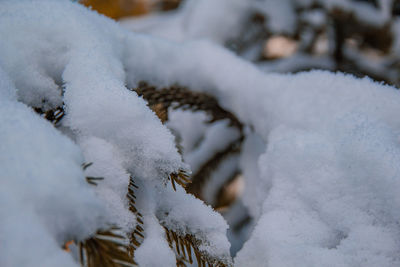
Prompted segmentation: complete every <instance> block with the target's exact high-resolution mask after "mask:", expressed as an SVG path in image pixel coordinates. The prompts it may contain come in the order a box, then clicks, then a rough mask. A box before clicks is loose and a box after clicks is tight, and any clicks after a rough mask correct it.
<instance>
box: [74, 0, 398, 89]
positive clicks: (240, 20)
mask: <svg viewBox="0 0 400 267" xmlns="http://www.w3.org/2000/svg"><path fill="white" fill-rule="evenodd" d="M81 3H82V4H84V5H86V6H90V7H92V8H93V9H94V10H97V11H98V12H99V13H102V14H104V15H106V16H108V17H111V18H113V19H116V20H120V21H121V23H122V24H123V25H125V26H126V27H128V28H130V29H132V30H134V31H137V32H146V33H150V34H154V35H158V36H161V37H164V38H168V39H172V40H175V41H184V40H190V39H209V40H211V41H214V42H217V43H220V44H221V45H223V46H225V47H227V48H228V49H230V50H232V51H234V52H235V53H236V54H238V55H239V56H241V57H243V58H245V59H246V60H249V61H252V62H254V63H255V64H257V65H258V66H259V67H260V69H262V70H264V71H266V72H281V73H287V72H299V71H304V70H310V69H327V70H331V71H343V72H348V73H352V74H354V75H356V76H360V77H362V76H369V77H371V78H373V79H374V80H377V81H383V82H385V83H388V84H391V85H395V86H397V87H398V86H399V85H400V75H399V74H400V73H399V71H400V63H399V50H400V42H399V40H398V39H399V34H400V23H399V18H400V1H399V0H230V1H228V0H218V1H212V0H211V1H210V0H81Z"/></svg>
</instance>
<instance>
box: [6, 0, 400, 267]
mask: <svg viewBox="0 0 400 267" xmlns="http://www.w3.org/2000/svg"><path fill="white" fill-rule="evenodd" d="M189 3H190V4H189ZM189 3H188V4H187V6H186V7H183V8H187V9H190V5H194V4H195V2H193V1H192V2H189ZM204 3H207V1H202V2H201V4H199V5H200V7H203V9H202V8H200V10H201V11H202V12H204V10H208V9H206V5H205V4H204ZM221 3H222V2H221ZM235 3H236V2H235ZM237 3H239V1H238V2H237ZM221 7H224V5H223V4H221ZM222 9H223V8H222ZM196 10H197V9H196ZM218 10H220V9H218ZM192 12H194V11H192ZM199 12H200V11H199ZM217 13H218V12H216V13H213V12H212V13H210V15H209V16H210V17H207V16H205V17H203V16H202V15H198V17H196V16H197V15H196V16H195V15H193V14H192V15H193V18H194V20H199V21H202V19H204V18H207V19H206V21H208V20H209V21H212V22H213V23H215V20H214V19H215V18H219V16H218V15H216V14H217ZM218 14H219V13H218ZM60 18H62V19H60ZM227 25H228V26H227V28H229V27H232V25H234V23H233V22H232V21H228V23H227ZM222 27H224V26H221V28H222ZM189 29H190V31H189V35H190V34H192V35H195V36H203V31H205V28H203V26H202V27H200V26H198V27H197V26H196V27H195V26H193V27H189ZM215 33H216V36H220V35H219V33H218V31H216V32H215ZM0 36H2V38H1V40H2V41H1V42H0V65H1V69H0V125H1V128H0V140H1V141H2V142H0V169H1V170H2V172H1V174H0V182H1V187H0V203H6V205H0V225H1V227H0V243H2V244H4V243H6V244H7V246H6V247H5V249H2V250H1V251H0V265H1V266H32V265H34V266H36V265H37V266H54V265H57V266H61V265H62V266H76V263H75V262H74V261H73V260H72V257H70V255H69V254H67V253H66V252H63V251H62V250H61V246H62V244H63V243H64V242H65V241H68V240H71V239H78V240H82V239H84V238H87V237H88V236H90V235H91V234H93V233H94V232H95V231H96V230H97V229H100V228H104V227H105V226H107V225H110V224H113V223H115V222H118V224H119V225H120V226H121V227H123V230H124V231H128V229H130V228H132V227H134V225H135V223H134V222H133V221H134V218H135V217H134V215H133V214H131V213H129V211H128V209H127V208H128V207H127V202H126V198H125V196H126V185H127V183H128V182H129V177H130V176H132V177H133V179H134V180H135V182H137V184H138V187H139V190H138V192H137V199H138V203H137V208H138V210H141V212H142V213H143V216H144V221H145V227H146V229H145V230H147V234H146V236H145V238H144V240H143V247H140V248H139V249H138V251H137V257H136V258H135V259H136V260H137V261H138V262H139V263H141V264H142V265H143V266H154V265H158V264H159V263H161V262H163V263H165V266H172V265H173V264H174V258H173V257H174V256H173V253H172V251H171V250H170V248H169V247H168V245H167V243H166V241H165V236H164V234H163V231H162V226H166V227H168V228H169V229H170V230H173V231H176V232H177V233H179V234H182V235H185V234H193V235H195V236H196V238H198V239H199V240H200V241H201V244H200V250H202V251H203V252H205V253H207V254H208V255H211V256H213V257H218V258H221V259H223V260H224V261H225V262H227V263H230V258H229V252H228V251H229V246H230V245H229V242H228V240H227V237H226V231H227V228H228V226H227V224H226V222H225V221H224V219H223V218H222V217H221V216H220V215H219V214H218V213H216V212H215V211H213V210H212V209H211V208H210V207H208V206H206V205H205V204H204V203H203V202H202V201H200V200H198V199H196V198H195V197H193V196H192V195H188V194H186V192H185V191H184V189H183V188H181V187H178V188H177V191H176V192H175V191H173V190H172V188H171V186H170V185H169V184H167V183H168V180H167V177H168V174H170V173H172V172H177V171H179V170H180V169H185V170H187V169H188V166H187V164H185V163H183V162H182V159H181V156H180V154H179V153H178V152H177V149H176V147H175V144H174V136H173V135H172V134H171V132H170V131H169V130H168V129H167V128H166V127H165V126H163V125H162V124H161V122H160V121H159V120H158V119H157V117H156V115H155V114H154V113H153V112H152V111H150V109H148V108H147V107H146V103H145V101H144V100H143V99H142V98H139V97H137V95H136V94H135V93H133V92H131V91H129V90H127V88H126V87H133V86H135V85H136V84H137V83H138V82H139V81H141V80H146V81H148V82H150V83H151V84H154V85H156V86H163V85H172V84H175V83H178V84H180V85H183V86H188V87H189V88H191V89H192V90H195V91H196V90H197V91H203V92H207V93H209V94H211V95H213V96H215V97H216V98H217V99H218V100H219V103H220V104H221V106H222V107H224V108H226V109H227V110H229V111H232V112H234V113H235V114H236V115H237V116H238V118H239V119H240V120H241V121H242V122H244V123H245V125H246V129H245V135H246V140H245V144H244V149H243V151H242V154H241V156H240V159H239V162H240V163H239V165H240V167H241V168H242V171H243V176H244V179H246V188H245V191H244V196H243V204H244V206H246V207H248V209H249V212H250V214H251V215H252V217H253V218H254V219H255V221H256V225H255V228H254V230H253V232H252V234H251V236H250V239H249V240H248V241H247V242H246V243H245V244H244V246H243V248H242V249H241V250H240V251H239V252H238V254H237V256H236V258H235V265H236V266H272V267H274V266H279V267H281V266H363V267H365V266H366V267H368V266H371V267H372V266H383V267H385V266H388V267H389V266H398V265H400V248H399V246H398V244H399V242H400V227H399V224H398V222H399V220H400V209H399V206H400V194H399V191H400V167H399V165H398V162H399V161H400V139H399V136H400V122H399V120H398V114H400V106H399V105H398V103H399V101H400V96H399V94H398V91H396V90H395V89H394V88H393V87H390V86H386V85H383V84H379V83H376V82H373V81H372V80H370V79H369V78H364V79H357V78H355V77H353V76H350V75H344V74H341V73H336V74H334V73H329V72H323V71H311V72H307V73H300V74H296V75H278V74H265V73H262V72H261V71H260V70H259V69H258V68H257V67H256V66H254V65H253V64H251V63H249V62H245V61H243V60H242V59H239V58H238V57H236V56H235V55H233V54H232V53H230V52H229V51H227V50H225V49H224V48H222V47H220V46H217V45H215V44H213V43H212V42H207V41H188V42H184V43H177V42H173V41H166V40H164V39H161V38H156V37H151V36H148V35H144V34H134V33H131V32H129V31H127V30H124V29H122V28H121V27H120V26H119V25H118V24H117V23H115V22H112V21H111V20H108V19H106V18H104V17H102V16H99V15H97V14H95V13H94V12H91V11H88V10H87V9H85V8H84V7H82V6H79V5H78V4H76V3H70V2H68V1H57V2H54V1H35V2H33V1H22V0H21V1H2V2H0ZM184 39H185V38H184ZM211 39H212V38H211ZM213 42H214V43H215V42H218V40H217V41H216V40H213ZM62 104H64V105H65V111H66V115H65V118H63V120H62V121H61V124H62V127H60V128H58V129H57V128H55V127H54V126H53V125H51V123H49V122H46V121H44V120H43V119H42V118H40V117H39V116H38V115H36V114H34V113H33V111H32V110H31V109H30V108H29V107H41V108H43V109H49V108H54V107H57V106H60V105H62ZM178 117H179V115H178ZM200 117H201V115H200ZM172 125H176V123H175V124H174V123H172ZM172 128H173V127H172ZM175 128H176V129H177V130H178V131H179V127H175ZM216 130H218V134H217V132H216ZM214 131H215V132H214ZM63 133H66V134H65V135H64V134H63ZM220 133H224V134H223V135H219V134H220ZM190 134H191V131H187V132H183V134H182V135H183V137H184V138H183V140H185V141H184V142H186V144H188V145H189V146H188V147H189V149H187V150H186V151H185V153H186V152H187V153H186V155H185V156H184V157H185V159H187V161H191V162H190V164H192V165H193V166H196V164H200V163H201V162H202V161H203V159H205V158H206V156H207V155H206V154H205V153H206V152H207V151H209V150H210V149H211V147H217V146H219V145H222V144H223V142H226V141H229V139H228V137H229V138H233V137H234V134H233V133H232V132H231V131H230V130H229V128H227V127H226V124H225V122H219V123H218V124H215V125H213V126H211V127H204V125H202V126H200V130H199V133H198V134H196V136H194V137H193V138H192V139H190V137H189V139H188V136H190ZM201 136H203V137H204V138H205V139H207V138H209V140H210V142H208V141H207V142H206V143H205V144H204V145H205V146H206V147H204V148H206V149H202V148H201V146H200V147H196V146H195V143H196V140H198V139H199V138H201ZM226 136H228V137H226ZM223 137H225V138H223ZM190 148H191V149H190ZM198 149H199V150H198ZM189 155H191V156H189ZM84 162H93V165H92V166H90V167H88V169H87V170H86V171H85V172H84V171H83V170H82V167H81V165H82V163H84ZM228 164H229V162H228ZM232 165H234V163H233V164H232ZM221 172H225V171H224V170H221ZM86 175H91V176H101V177H104V180H102V181H99V184H98V186H97V187H93V186H90V185H88V184H87V183H86V181H85V176H86ZM213 182H214V184H216V182H217V181H213ZM26 222H29V224H28V225H27V223H26ZM161 225H162V226H161ZM38 243H40V246H37V244H38ZM154 249H157V256H160V258H158V259H157V258H155V257H154ZM21 250H23V251H26V253H22V255H21V252H20V251H21ZM56 262H57V264H55V263H56Z"/></svg>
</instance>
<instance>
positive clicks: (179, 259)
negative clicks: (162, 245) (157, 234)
mask: <svg viewBox="0 0 400 267" xmlns="http://www.w3.org/2000/svg"><path fill="white" fill-rule="evenodd" d="M164 230H165V235H166V239H167V241H168V244H169V246H170V248H171V249H173V250H174V251H175V255H176V266H177V267H181V266H186V263H187V264H193V259H192V251H193V253H194V255H195V257H196V262H197V265H198V266H199V267H201V266H208V267H217V266H220V267H230V266H231V265H230V264H229V263H227V262H226V260H224V259H217V258H214V257H211V256H210V255H207V254H205V253H204V252H202V251H200V250H199V245H200V244H201V241H200V240H198V239H197V238H196V237H195V236H194V235H189V234H187V235H184V236H181V235H179V234H178V233H177V232H175V231H172V230H170V229H168V228H167V227H165V226H164Z"/></svg>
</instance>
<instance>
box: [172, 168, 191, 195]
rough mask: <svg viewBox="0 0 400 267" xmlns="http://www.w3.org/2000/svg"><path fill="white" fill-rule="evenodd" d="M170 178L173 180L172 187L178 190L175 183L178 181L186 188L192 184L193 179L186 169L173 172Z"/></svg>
mask: <svg viewBox="0 0 400 267" xmlns="http://www.w3.org/2000/svg"><path fill="white" fill-rule="evenodd" d="M168 180H170V181H171V185H172V188H173V189H174V190H175V191H176V185H175V183H178V184H179V185H181V186H182V187H183V188H186V187H187V186H188V184H190V183H191V182H192V181H191V180H190V179H189V174H188V173H187V172H186V171H184V170H180V171H179V172H178V173H171V174H170V175H169V176H168Z"/></svg>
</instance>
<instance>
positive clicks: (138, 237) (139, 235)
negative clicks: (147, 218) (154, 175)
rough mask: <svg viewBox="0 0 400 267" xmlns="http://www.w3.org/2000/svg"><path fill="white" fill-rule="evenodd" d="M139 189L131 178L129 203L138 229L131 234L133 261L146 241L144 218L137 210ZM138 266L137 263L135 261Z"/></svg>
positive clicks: (130, 250) (129, 247) (130, 244)
mask: <svg viewBox="0 0 400 267" xmlns="http://www.w3.org/2000/svg"><path fill="white" fill-rule="evenodd" d="M136 189H138V186H137V185H136V184H135V182H134V181H133V177H132V176H131V177H130V179H129V186H128V193H127V198H128V201H129V210H130V211H131V212H132V213H134V214H135V215H136V227H135V230H133V231H132V232H131V233H130V234H129V246H128V252H129V255H130V256H131V258H132V259H134V257H135V250H136V249H137V248H138V247H139V246H140V245H141V243H142V242H143V239H144V229H143V216H142V214H141V213H140V212H139V211H138V210H137V209H136V206H135V205H136V196H135V191H134V190H136ZM133 262H134V263H135V264H136V265H137V263H136V262H135V261H133Z"/></svg>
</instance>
